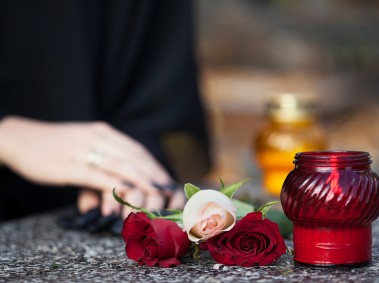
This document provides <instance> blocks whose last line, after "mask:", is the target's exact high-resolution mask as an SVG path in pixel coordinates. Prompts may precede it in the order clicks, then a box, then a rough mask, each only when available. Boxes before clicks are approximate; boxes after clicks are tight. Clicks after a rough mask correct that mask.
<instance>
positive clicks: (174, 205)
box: [168, 189, 186, 210]
mask: <svg viewBox="0 0 379 283" xmlns="http://www.w3.org/2000/svg"><path fill="white" fill-rule="evenodd" d="M185 203H186V197H185V195H184V191H183V190H180V189H178V190H176V191H175V193H174V195H173V196H172V197H171V199H170V201H169V203H168V208H170V209H179V210H182V209H183V207H184V205H185Z"/></svg>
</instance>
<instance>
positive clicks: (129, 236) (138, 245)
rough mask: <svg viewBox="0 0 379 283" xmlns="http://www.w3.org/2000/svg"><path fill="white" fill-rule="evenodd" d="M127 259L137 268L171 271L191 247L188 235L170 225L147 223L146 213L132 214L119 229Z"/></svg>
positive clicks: (154, 221)
mask: <svg viewBox="0 0 379 283" xmlns="http://www.w3.org/2000/svg"><path fill="white" fill-rule="evenodd" d="M122 237H123V239H124V241H125V244H126V245H125V251H126V255H127V256H128V258H130V259H132V260H135V261H137V262H138V264H139V265H143V264H146V265H148V266H156V265H158V266H161V267H171V266H177V265H179V264H180V261H179V258H180V257H181V256H183V255H185V254H186V253H187V252H188V250H189V247H190V241H189V240H188V237H187V234H186V233H185V232H183V230H182V229H181V228H180V227H179V226H178V225H177V224H176V223H175V222H173V221H169V220H166V219H160V218H155V219H149V218H148V217H147V216H146V214H145V213H142V212H138V213H131V214H129V216H128V217H127V218H126V219H125V221H124V225H123V228H122Z"/></svg>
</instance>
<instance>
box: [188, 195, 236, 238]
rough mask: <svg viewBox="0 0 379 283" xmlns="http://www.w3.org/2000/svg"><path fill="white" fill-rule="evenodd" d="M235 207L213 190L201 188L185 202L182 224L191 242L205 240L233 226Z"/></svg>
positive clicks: (229, 200)
mask: <svg viewBox="0 0 379 283" xmlns="http://www.w3.org/2000/svg"><path fill="white" fill-rule="evenodd" d="M235 222H236V207H235V206H234V205H233V203H232V200H231V199H230V198H229V197H227V196H226V195H224V194H223V193H221V192H219V191H215V190H201V191H199V192H197V193H195V194H194V195H193V196H192V197H191V198H190V199H189V200H188V201H187V203H186V205H185V207H184V210H183V225H184V230H185V231H186V233H187V235H188V238H189V239H190V240H191V241H192V242H199V241H205V240H207V239H209V238H211V237H213V236H216V235H218V234H220V233H221V232H224V231H229V230H230V229H232V228H233V226H234V224H235Z"/></svg>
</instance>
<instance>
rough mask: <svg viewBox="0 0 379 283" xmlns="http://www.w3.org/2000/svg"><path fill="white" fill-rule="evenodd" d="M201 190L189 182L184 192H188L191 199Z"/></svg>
mask: <svg viewBox="0 0 379 283" xmlns="http://www.w3.org/2000/svg"><path fill="white" fill-rule="evenodd" d="M199 191H201V189H200V188H199V187H196V186H195V185H192V184H191V183H187V184H185V185H184V193H185V194H186V197H187V199H190V198H191V197H192V196H193V195H194V194H196V193H197V192H199Z"/></svg>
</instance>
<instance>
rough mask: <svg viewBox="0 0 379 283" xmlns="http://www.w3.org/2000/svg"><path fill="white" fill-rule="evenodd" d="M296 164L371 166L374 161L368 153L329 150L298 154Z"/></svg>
mask: <svg viewBox="0 0 379 283" xmlns="http://www.w3.org/2000/svg"><path fill="white" fill-rule="evenodd" d="M294 163H295V164H296V165H300V164H301V165H313V166H333V165H349V164H351V165H369V164H371V163H372V160H371V156H370V154H369V153H368V152H366V151H352V150H329V151H304V152H298V153H296V155H295V160H294Z"/></svg>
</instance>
